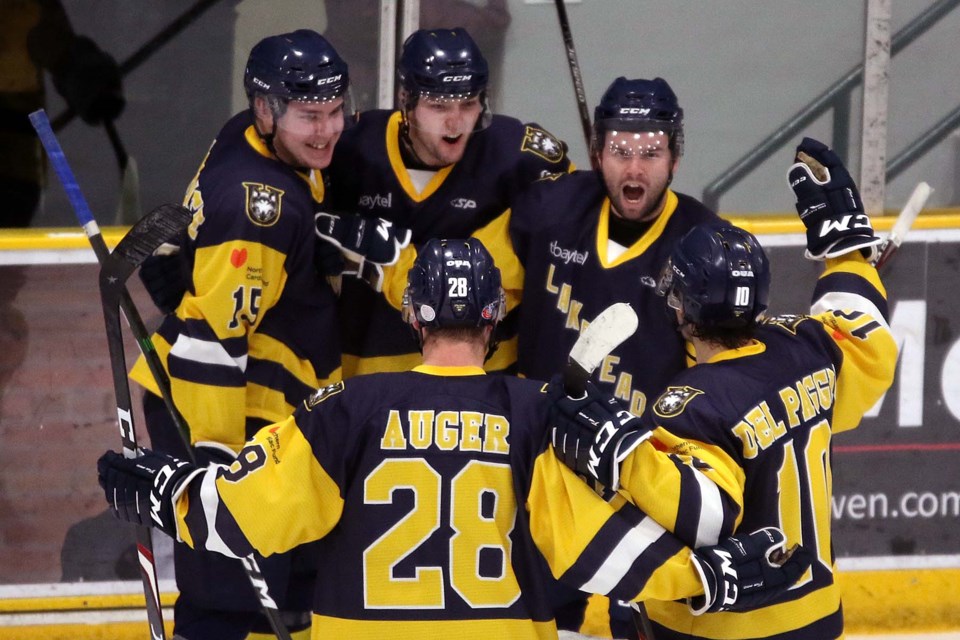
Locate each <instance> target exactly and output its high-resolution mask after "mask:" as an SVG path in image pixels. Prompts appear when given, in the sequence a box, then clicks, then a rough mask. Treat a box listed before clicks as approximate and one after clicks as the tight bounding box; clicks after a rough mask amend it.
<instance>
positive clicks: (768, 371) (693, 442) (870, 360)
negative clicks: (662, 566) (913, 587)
mask: <svg viewBox="0 0 960 640" xmlns="http://www.w3.org/2000/svg"><path fill="white" fill-rule="evenodd" d="M887 318H888V310H887V303H886V293H885V290H884V288H883V285H882V283H881V282H880V279H879V278H878V277H877V272H876V269H874V268H873V267H872V266H870V265H869V264H867V263H866V261H864V260H863V258H862V257H861V256H860V255H859V253H854V254H850V255H848V256H844V257H842V258H837V259H833V260H829V261H828V262H827V268H826V270H825V271H824V273H823V275H822V276H821V277H820V279H819V280H818V283H817V287H816V290H815V294H814V302H813V306H812V309H811V315H809V316H778V317H773V318H769V319H766V320H764V321H763V322H762V323H761V324H760V325H759V328H758V330H757V332H756V336H755V339H754V340H753V341H752V342H751V343H750V344H749V345H747V346H745V347H742V348H739V349H735V350H727V351H724V352H721V353H720V354H718V355H716V356H714V357H713V358H711V359H710V361H709V362H707V363H704V364H698V365H697V366H695V367H692V368H690V369H687V370H685V371H683V372H682V373H681V374H680V375H678V376H677V377H676V378H674V380H673V381H671V383H670V385H669V386H668V387H667V389H666V390H665V391H664V393H663V394H662V395H661V396H660V397H659V398H658V399H657V400H656V402H655V403H654V404H653V406H652V407H651V409H650V410H649V411H647V413H646V414H645V415H644V416H643V420H644V422H645V425H646V426H647V427H648V428H650V429H653V430H654V435H653V438H651V439H650V440H648V441H647V442H645V443H644V444H642V445H641V446H640V447H639V448H638V449H636V450H635V451H634V452H633V453H632V454H631V456H630V457H629V458H628V459H627V460H626V461H625V462H624V463H623V465H622V467H621V476H620V477H621V483H622V487H623V489H624V490H625V491H626V492H627V493H628V494H630V495H631V496H632V498H633V499H635V500H636V501H637V503H638V504H639V505H640V507H641V508H642V509H644V510H645V511H646V512H647V513H650V514H651V515H652V516H653V517H655V518H656V519H657V520H658V521H659V522H662V523H664V524H665V525H667V527H668V528H669V529H671V530H673V531H674V532H675V534H676V535H677V537H679V538H680V539H682V540H684V541H685V542H686V543H687V544H690V545H701V544H714V543H715V542H716V540H717V539H718V538H719V537H721V536H725V535H728V534H729V533H730V532H731V531H732V530H734V529H735V528H736V529H739V530H741V531H751V530H753V529H755V528H758V527H764V526H776V527H780V528H781V529H783V531H784V532H785V533H786V535H787V543H788V545H790V544H793V543H797V544H803V545H804V546H805V547H807V548H810V549H812V550H815V551H816V555H817V559H818V561H816V562H814V564H813V567H812V568H811V569H810V570H809V571H808V572H807V574H806V575H805V576H803V577H802V578H801V579H800V581H799V582H798V583H797V584H796V585H795V586H793V587H792V588H791V589H790V590H789V591H788V592H787V594H785V595H784V596H782V597H780V598H779V599H778V600H777V601H775V602H774V603H773V604H771V605H768V606H765V607H763V608H760V609H757V610H755V611H749V612H743V613H718V614H707V615H703V616H700V617H694V616H692V615H689V613H688V612H687V611H685V610H684V608H683V607H681V606H678V605H677V604H676V603H671V602H649V603H647V610H648V612H649V614H650V617H651V619H652V620H653V621H654V624H655V630H656V636H657V638H658V639H660V638H665V639H678V638H683V639H692V638H717V639H719V638H734V637H736V638H746V637H750V638H770V639H778V640H786V639H787V638H789V639H790V640H827V639H830V638H838V637H840V635H841V633H842V631H843V613H842V608H841V606H840V593H839V589H838V587H837V585H836V583H835V580H834V571H835V567H834V555H833V547H832V543H831V536H830V515H831V509H830V501H831V495H832V475H831V468H830V461H831V446H832V442H833V436H834V434H835V433H840V432H843V431H847V430H849V429H853V428H855V427H856V426H857V425H858V423H859V422H860V420H861V418H862V417H863V415H864V413H866V411H867V410H869V409H870V407H871V406H873V405H874V404H875V403H876V401H877V400H879V398H880V397H881V396H882V395H883V393H885V392H886V390H887V389H888V388H889V387H890V385H891V383H892V382H893V376H894V372H895V369H896V363H897V346H896V343H895V341H894V339H893V336H892V334H891V332H890V327H889V325H888V320H887ZM664 453H665V454H666V455H664ZM693 456H695V458H694V457H693Z"/></svg>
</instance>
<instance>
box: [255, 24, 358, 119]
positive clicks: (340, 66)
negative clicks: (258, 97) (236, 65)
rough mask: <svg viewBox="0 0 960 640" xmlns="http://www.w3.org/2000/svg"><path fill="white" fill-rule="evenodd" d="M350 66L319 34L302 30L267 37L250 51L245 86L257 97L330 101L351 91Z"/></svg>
mask: <svg viewBox="0 0 960 640" xmlns="http://www.w3.org/2000/svg"><path fill="white" fill-rule="evenodd" d="M349 82H350V76H349V74H348V72H347V63H346V62H344V61H343V58H341V57H340V55H339V54H338V53H337V51H336V49H334V48H333V46H332V45H331V44H330V43H329V42H327V40H326V39H325V38H324V37H323V36H321V35H320V34H319V33H317V32H315V31H311V30H309V29H298V30H297V31H293V32H291V33H282V34H280V35H275V36H269V37H267V38H264V39H263V40H261V41H260V42H258V43H257V44H256V45H254V47H253V49H251V50H250V57H249V58H248V59H247V68H246V71H245V72H244V74H243V87H244V89H245V90H246V92H247V97H248V98H251V99H252V98H253V96H254V95H255V94H258V93H260V94H264V95H268V96H277V97H278V98H280V99H282V100H284V101H289V100H300V101H307V102H326V101H329V100H334V99H336V98H339V97H341V96H343V95H344V94H345V93H346V92H347V88H348V86H349Z"/></svg>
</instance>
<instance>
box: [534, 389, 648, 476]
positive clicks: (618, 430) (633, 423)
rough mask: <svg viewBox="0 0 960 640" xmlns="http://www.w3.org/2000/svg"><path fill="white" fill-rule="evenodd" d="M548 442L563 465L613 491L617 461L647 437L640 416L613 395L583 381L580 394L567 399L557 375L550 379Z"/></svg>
mask: <svg viewBox="0 0 960 640" xmlns="http://www.w3.org/2000/svg"><path fill="white" fill-rule="evenodd" d="M548 391H549V396H550V400H551V405H550V427H551V431H550V441H551V443H552V444H553V448H554V450H555V451H556V452H557V456H558V457H559V458H560V459H561V460H562V461H563V463H564V464H565V465H567V466H568V467H570V468H571V469H573V470H574V471H576V472H577V473H580V474H582V475H584V476H586V477H588V478H592V479H594V480H596V481H597V482H599V483H600V484H602V485H603V486H605V487H607V488H608V489H613V490H616V489H617V488H619V486H620V463H621V462H623V460H624V459H625V458H626V457H627V456H628V455H629V454H630V452H631V451H633V450H634V449H636V448H637V447H638V446H639V445H640V443H641V442H643V441H644V440H646V439H647V438H649V437H650V436H651V432H650V431H648V430H645V429H642V428H641V424H640V419H639V418H637V417H636V416H634V415H633V414H631V413H630V412H629V411H627V410H626V409H624V408H623V407H622V406H620V403H618V402H617V400H616V398H614V397H613V396H609V395H607V394H605V393H603V392H601V391H600V389H598V388H597V387H596V385H594V384H593V383H592V382H587V387H586V390H585V392H584V394H583V396H582V397H580V398H571V397H570V396H568V395H567V394H566V392H565V391H564V388H563V381H562V379H561V377H560V376H555V377H554V378H553V380H551V381H550V386H549V390H548Z"/></svg>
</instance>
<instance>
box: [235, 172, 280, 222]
mask: <svg viewBox="0 0 960 640" xmlns="http://www.w3.org/2000/svg"><path fill="white" fill-rule="evenodd" d="M243 188H244V189H246V191H247V207H246V208H247V217H248V218H250V222H252V223H253V224H255V225H259V226H261V227H272V226H273V225H274V224H276V222H277V220H279V219H280V205H281V203H282V200H283V193H284V192H283V191H281V190H280V189H277V188H276V187H271V186H270V185H268V184H260V183H259V182H244V183H243Z"/></svg>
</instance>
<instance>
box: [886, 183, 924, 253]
mask: <svg viewBox="0 0 960 640" xmlns="http://www.w3.org/2000/svg"><path fill="white" fill-rule="evenodd" d="M931 193H933V189H931V188H930V185H928V184H927V183H926V182H921V183H920V184H918V185H917V186H916V187H914V189H913V193H911V194H910V198H908V199H907V203H906V204H905V205H903V209H901V210H900V215H898V216H897V220H896V222H894V223H893V228H892V229H891V230H890V235H889V236H887V239H886V241H885V242H884V243H883V248H881V249H880V257H879V258H877V262H876V265H875V266H876V267H877V269H879V268H880V267H882V266H883V265H884V264H886V263H887V262H888V261H889V260H890V258H892V257H893V255H894V254H895V253H896V252H897V251H898V250H899V249H900V245H901V244H903V239H904V238H905V237H906V235H907V233H908V232H909V231H910V227H912V226H913V223H914V222H915V221H916V219H917V216H918V215H920V212H921V211H922V210H923V206H924V205H925V204H926V203H927V198H929V197H930V194H931Z"/></svg>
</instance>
